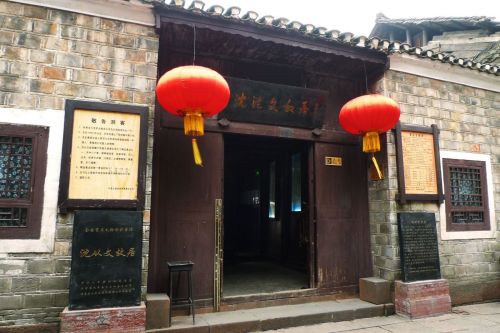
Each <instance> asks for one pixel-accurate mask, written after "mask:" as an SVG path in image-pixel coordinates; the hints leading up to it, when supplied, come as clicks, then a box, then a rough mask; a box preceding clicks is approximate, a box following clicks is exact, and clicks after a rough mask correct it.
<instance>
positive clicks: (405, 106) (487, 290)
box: [369, 69, 500, 304]
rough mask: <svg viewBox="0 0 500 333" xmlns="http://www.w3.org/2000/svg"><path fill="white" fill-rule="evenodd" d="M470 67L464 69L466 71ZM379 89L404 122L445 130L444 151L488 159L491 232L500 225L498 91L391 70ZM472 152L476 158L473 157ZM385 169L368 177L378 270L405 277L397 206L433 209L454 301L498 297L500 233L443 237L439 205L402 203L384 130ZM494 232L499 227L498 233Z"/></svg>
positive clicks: (389, 276) (392, 147) (442, 137)
mask: <svg viewBox="0 0 500 333" xmlns="http://www.w3.org/2000/svg"><path fill="white" fill-rule="evenodd" d="M464 71H465V69H464ZM377 90H378V91H379V92H381V93H383V94H385V95H386V96H389V97H391V98H393V99H395V100H396V101H397V102H398V103H399V105H400V106H401V113H402V114H401V119H400V120H401V122H402V123H403V124H407V125H410V124H411V125H419V126H430V125H432V124H436V125H437V126H438V128H439V129H440V141H439V145H440V150H441V151H450V152H463V153H471V154H475V155H477V156H479V155H482V156H487V157H488V158H490V159H491V166H492V175H488V176H489V177H492V178H493V179H492V180H493V196H494V206H495V208H494V210H495V211H496V220H492V221H491V224H492V226H493V230H499V228H500V221H499V220H500V148H499V147H500V93H498V92H494V91H488V90H483V89H478V88H472V87H470V86H466V85H463V84H456V83H452V82H447V81H440V80H437V79H429V78H425V77H420V76H417V75H413V74H407V73H403V72H399V71H393V70H389V71H387V72H386V73H385V76H384V78H383V79H382V80H381V81H380V82H379V84H378V87H377ZM475 155H471V156H475ZM384 162H385V165H386V166H388V167H387V169H386V170H387V172H388V174H387V175H386V178H385V179H384V180H383V181H380V182H370V185H369V193H370V224H371V235H372V239H371V245H372V250H373V258H374V260H373V262H374V274H375V275H377V276H380V277H382V278H385V279H388V280H391V281H393V280H397V279H400V278H401V272H400V255H399V241H398V227H397V213H398V212H409V211H418V212H431V213H435V215H436V221H437V223H438V225H437V230H438V240H439V251H440V264H441V273H442V276H443V278H445V279H448V280H449V282H450V289H451V296H452V302H453V303H454V304H459V303H465V302H473V301H480V300H483V299H493V298H500V242H499V240H500V238H499V237H500V236H499V234H500V233H498V232H497V233H496V235H494V237H493V238H492V237H490V238H479V239H460V240H447V239H443V230H441V223H442V221H441V219H442V218H441V216H440V206H439V205H438V204H437V203H423V202H410V203H408V204H405V205H400V204H399V203H398V202H397V201H396V200H395V196H396V193H397V192H398V181H397V169H396V152H395V144H394V135H393V134H392V133H388V135H387V160H386V161H384ZM493 233H494V232H493Z"/></svg>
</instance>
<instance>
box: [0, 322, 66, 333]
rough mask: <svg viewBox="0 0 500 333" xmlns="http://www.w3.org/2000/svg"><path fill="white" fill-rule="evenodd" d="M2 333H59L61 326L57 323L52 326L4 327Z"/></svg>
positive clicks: (0, 330)
mask: <svg viewBox="0 0 500 333" xmlns="http://www.w3.org/2000/svg"><path fill="white" fill-rule="evenodd" d="M0 332H1V333H58V332H59V325H58V324H57V323H51V324H35V325H31V324H30V325H15V326H7V327H4V326H2V329H0Z"/></svg>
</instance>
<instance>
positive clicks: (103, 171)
mask: <svg viewBox="0 0 500 333" xmlns="http://www.w3.org/2000/svg"><path fill="white" fill-rule="evenodd" d="M146 111H147V108H142V107H134V106H128V105H126V106H123V105H115V104H112V105H111V104H103V103H94V102H81V101H68V102H67V105H66V127H65V135H64V147H63V158H62V160H63V164H62V166H61V174H62V177H61V187H60V199H59V201H60V207H61V208H63V210H64V209H67V208H86V207H88V208H96V207H103V208H112V207H116V208H122V207H123V208H140V207H141V206H142V205H143V197H144V193H143V192H144V177H145V174H144V173H145V171H144V170H145V153H146V148H145V144H146V141H147V140H146V123H147V112H146Z"/></svg>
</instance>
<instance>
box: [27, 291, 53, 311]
mask: <svg viewBox="0 0 500 333" xmlns="http://www.w3.org/2000/svg"><path fill="white" fill-rule="evenodd" d="M24 307H25V308H50V307H52V295H51V294H33V295H24Z"/></svg>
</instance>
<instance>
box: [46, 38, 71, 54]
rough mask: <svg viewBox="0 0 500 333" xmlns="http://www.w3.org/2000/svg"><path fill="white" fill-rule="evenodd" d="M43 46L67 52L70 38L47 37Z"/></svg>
mask: <svg viewBox="0 0 500 333" xmlns="http://www.w3.org/2000/svg"><path fill="white" fill-rule="evenodd" d="M42 48H45V49H49V50H56V51H62V52H66V51H68V40H67V39H62V38H59V37H47V39H46V40H45V43H44V44H43V45H42Z"/></svg>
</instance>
